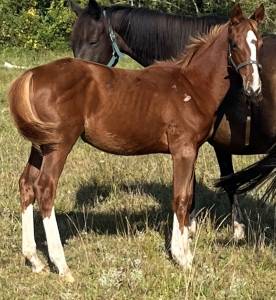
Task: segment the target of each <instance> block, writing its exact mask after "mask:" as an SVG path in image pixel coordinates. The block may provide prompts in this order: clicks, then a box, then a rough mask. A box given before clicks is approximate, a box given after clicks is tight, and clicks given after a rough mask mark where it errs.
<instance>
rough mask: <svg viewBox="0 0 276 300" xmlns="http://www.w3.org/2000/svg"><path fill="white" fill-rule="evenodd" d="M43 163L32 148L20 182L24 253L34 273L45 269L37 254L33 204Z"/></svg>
mask: <svg viewBox="0 0 276 300" xmlns="http://www.w3.org/2000/svg"><path fill="white" fill-rule="evenodd" d="M41 162H42V156H41V154H40V153H39V152H38V150H37V149H35V148H34V147H32V149H31V154H30V158H29V161H28V163H27V165H26V167H25V169H24V171H23V173H22V175H21V177H20V180H19V190H20V199H21V209H22V252H23V255H24V256H25V258H26V259H28V260H29V261H30V263H31V265H32V270H33V272H40V271H42V269H43V268H44V265H43V263H42V262H41V261H40V259H39V258H38V256H37V253H36V243H35V238H34V220H33V203H34V201H35V195H34V190H33V184H34V181H35V179H36V178H37V177H38V174H39V169H40V167H41Z"/></svg>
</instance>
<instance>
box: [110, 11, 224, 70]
mask: <svg viewBox="0 0 276 300" xmlns="http://www.w3.org/2000/svg"><path fill="white" fill-rule="evenodd" d="M105 9H106V11H107V14H108V15H109V18H110V20H111V25H112V27H113V28H114V30H115V31H116V32H117V34H118V35H119V36H120V37H121V38H122V39H123V41H124V42H125V43H126V46H127V47H126V49H124V47H122V48H123V49H121V50H122V51H124V52H126V54H128V55H130V56H131V57H132V58H134V59H135V60H136V61H138V62H139V63H140V64H142V65H143V66H147V65H150V64H152V63H153V62H154V61H156V60H165V59H170V58H172V57H177V56H178V55H179V54H181V53H182V52H183V50H184V48H185V46H186V45H187V43H188V42H189V39H190V36H194V35H197V34H202V33H207V32H208V31H209V29H210V28H211V27H212V26H214V25H216V24H222V23H225V22H226V20H227V19H226V18H224V17H218V16H205V17H188V16H177V15H172V14H166V13H162V12H158V11H153V10H149V9H145V8H132V7H123V6H112V7H106V8H105ZM128 49H129V50H128Z"/></svg>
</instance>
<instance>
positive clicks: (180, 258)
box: [172, 251, 193, 270]
mask: <svg viewBox="0 0 276 300" xmlns="http://www.w3.org/2000/svg"><path fill="white" fill-rule="evenodd" d="M172 257H173V259H174V261H175V262H176V263H177V264H178V265H180V267H182V268H183V269H184V270H191V269H192V263H193V255H192V253H191V252H190V251H188V252H187V253H185V254H184V253H172Z"/></svg>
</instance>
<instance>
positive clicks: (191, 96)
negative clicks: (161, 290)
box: [9, 5, 263, 281]
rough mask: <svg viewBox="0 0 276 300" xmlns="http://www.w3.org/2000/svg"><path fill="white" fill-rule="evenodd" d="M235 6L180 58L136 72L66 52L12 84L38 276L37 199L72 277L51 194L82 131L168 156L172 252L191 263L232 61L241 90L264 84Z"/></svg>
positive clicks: (105, 144)
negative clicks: (200, 177)
mask: <svg viewBox="0 0 276 300" xmlns="http://www.w3.org/2000/svg"><path fill="white" fill-rule="evenodd" d="M260 10H263V7H261V8H259V9H257V10H256V11H255V13H254V14H253V16H252V17H251V19H247V18H246V17H244V16H243V13H242V11H241V8H240V6H239V5H237V6H235V7H234V9H233V11H232V14H231V18H230V20H229V22H228V23H227V24H225V25H222V26H220V27H215V28H214V29H213V30H212V32H210V34H208V35H207V36H205V37H200V38H198V39H194V40H193V43H192V44H191V45H190V46H189V47H188V49H187V50H186V52H185V53H184V54H183V55H182V56H181V57H180V58H179V59H177V60H175V61H167V62H160V63H156V64H154V65H153V66H150V67H148V68H145V69H143V70H139V71H130V70H122V69H111V68H108V67H106V66H103V65H98V64H95V63H90V62H86V61H81V60H77V59H71V58H65V59H60V60H57V61H54V62H52V63H49V64H47V65H43V66H40V67H37V68H34V69H31V70H28V71H27V72H25V73H24V74H23V75H21V76H20V77H19V78H18V79H17V80H16V81H15V82H14V83H13V84H12V86H11V89H10V92H9V100H10V110H11V114H12V116H13V118H14V121H15V124H16V126H17V128H18V130H19V131H20V133H21V134H22V135H23V136H24V137H25V138H26V139H28V140H29V141H31V143H32V150H31V154H30V158H29V161H28V163H27V165H26V167H25V169H24V172H23V174H22V176H21V178H20V196H21V207H22V231H23V232H22V235H23V238H22V247H23V255H24V256H25V257H26V258H27V259H28V260H29V261H30V262H31V265H32V268H33V271H34V272H40V271H41V270H42V269H43V264H42V263H41V261H40V260H39V258H38V256H37V254H36V243H35V239H34V225H33V203H34V201H35V200H36V201H37V203H38V205H39V209H40V212H41V214H42V217H43V225H44V228H45V232H46V238H47V243H48V251H49V256H50V259H51V261H52V262H53V263H54V264H55V265H56V267H57V269H58V271H59V274H60V276H64V277H65V279H66V280H68V281H73V277H72V275H71V272H70V270H69V268H68V266H67V263H66V260H65V256H64V251H63V247H62V244H61V241H60V235H59V231H58V227H57V222H56V217H55V210H54V198H55V194H56V188H57V184H58V179H59V177H60V175H61V172H62V170H63V166H64V163H65V161H66V158H67V155H68V154H69V152H70V151H71V149H72V147H73V145H74V144H75V142H76V140H77V139H78V137H79V136H81V137H82V138H83V140H84V141H85V142H87V143H89V144H91V145H93V146H94V147H96V148H98V149H101V150H103V151H106V152H109V153H114V154H119V155H140V154H150V153H169V154H171V155H172V159H173V212H174V221H173V232H172V240H171V252H172V257H173V258H174V259H175V261H176V262H177V263H179V264H180V265H181V266H183V267H184V268H190V267H191V264H192V259H193V256H192V253H191V251H190V247H189V239H188V226H189V214H190V210H191V204H192V198H193V192H194V191H193V186H194V165H195V162H196V158H197V153H198V149H199V147H200V146H201V145H202V144H203V143H204V142H205V141H206V140H207V139H208V137H210V135H211V134H212V128H213V124H214V118H215V114H216V111H217V109H218V107H219V105H220V103H221V102H222V100H223V98H224V96H225V94H226V93H227V91H228V89H229V86H230V80H231V78H232V76H236V75H235V74H232V73H231V70H232V68H229V63H230V64H232V65H233V66H234V67H235V69H236V71H237V72H238V73H239V74H240V75H241V76H242V79H243V85H244V90H246V91H247V90H249V89H250V91H251V92H252V93H255V94H258V93H259V92H260V90H261V84H260V78H259V73H258V68H257V65H258V61H257V53H258V48H259V47H260V45H261V42H262V41H261V38H260V36H259V34H258V32H257V27H258V23H259V21H261V20H260V19H261V17H260V16H263V11H262V13H260Z"/></svg>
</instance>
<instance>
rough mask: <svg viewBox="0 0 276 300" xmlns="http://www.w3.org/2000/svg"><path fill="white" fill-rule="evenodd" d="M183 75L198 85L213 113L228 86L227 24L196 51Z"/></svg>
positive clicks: (198, 89) (194, 84)
mask: <svg viewBox="0 0 276 300" xmlns="http://www.w3.org/2000/svg"><path fill="white" fill-rule="evenodd" d="M184 75H185V77H186V78H187V80H188V81H189V82H190V83H191V85H192V86H194V87H198V88H196V90H197V91H200V93H201V94H200V95H202V98H201V97H200V98H201V99H202V101H204V102H205V101H207V102H208V103H209V107H210V113H215V112H216V111H217V109H218V107H219V105H220V104H221V102H222V101H223V99H224V97H225V95H226V93H227V91H228V89H229V87H230V80H229V73H228V26H227V25H225V26H223V28H221V31H220V32H219V33H218V35H217V37H216V38H215V39H214V41H213V42H211V44H210V45H209V46H208V45H207V44H206V46H203V47H202V48H200V49H199V50H198V51H197V53H196V54H195V55H194V57H193V58H192V61H191V62H190V64H189V66H188V67H187V68H186V69H184ZM199 82H200V83H201V85H200V86H199ZM200 95H199V96H200Z"/></svg>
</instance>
